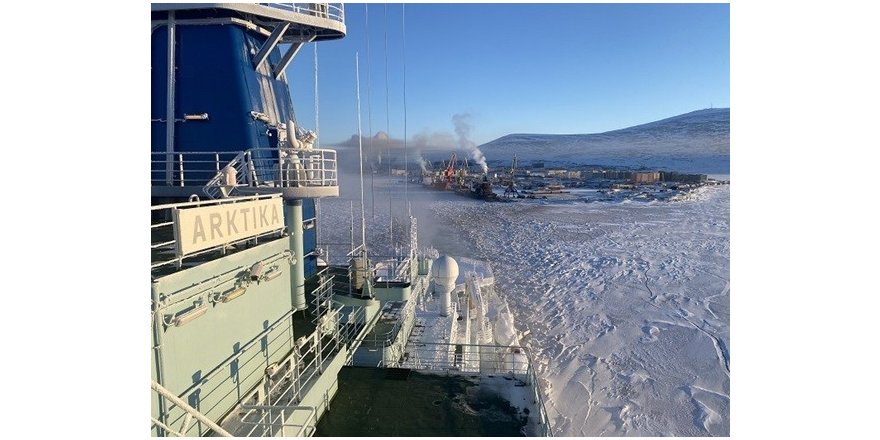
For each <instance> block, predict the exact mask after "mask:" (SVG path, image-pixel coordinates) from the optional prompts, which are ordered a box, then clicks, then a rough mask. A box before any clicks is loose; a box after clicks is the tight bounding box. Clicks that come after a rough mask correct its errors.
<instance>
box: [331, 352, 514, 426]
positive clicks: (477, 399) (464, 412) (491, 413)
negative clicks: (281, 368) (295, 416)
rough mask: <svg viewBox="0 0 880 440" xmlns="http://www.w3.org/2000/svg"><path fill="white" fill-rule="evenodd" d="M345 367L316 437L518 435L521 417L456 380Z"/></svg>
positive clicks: (503, 403)
mask: <svg viewBox="0 0 880 440" xmlns="http://www.w3.org/2000/svg"><path fill="white" fill-rule="evenodd" d="M396 373H398V374H395V372H394V371H391V372H389V370H385V369H380V368H357V367H345V368H343V369H342V371H341V372H340V373H339V393H338V394H337V395H336V397H335V398H334V399H333V401H332V402H331V403H330V412H329V413H327V414H325V415H324V416H323V417H322V418H321V421H320V422H319V423H318V426H317V432H316V433H315V435H316V436H342V437H349V436H420V437H421V436H433V437H450V436H506V437H510V436H521V435H523V434H522V430H523V428H524V427H525V424H526V418H525V416H521V415H519V414H518V411H517V410H516V409H515V408H513V407H512V406H510V404H509V403H508V402H507V401H505V400H504V399H502V398H500V397H498V396H497V395H495V394H493V393H490V392H485V391H481V390H480V388H479V386H478V385H477V384H476V382H474V381H472V380H471V379H469V378H467V377H460V376H450V377H444V376H434V375H427V374H419V373H408V374H407V373H406V372H405V371H403V372H402V373H403V374H399V373H401V372H399V371H398V372H396Z"/></svg>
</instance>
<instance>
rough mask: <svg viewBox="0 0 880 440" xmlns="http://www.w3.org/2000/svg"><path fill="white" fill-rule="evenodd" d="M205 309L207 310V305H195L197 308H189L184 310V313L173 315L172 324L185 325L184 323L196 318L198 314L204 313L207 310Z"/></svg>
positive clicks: (176, 325)
mask: <svg viewBox="0 0 880 440" xmlns="http://www.w3.org/2000/svg"><path fill="white" fill-rule="evenodd" d="M207 311H208V307H207V306H201V307H197V308H195V309H192V310H190V311H188V312H186V313H184V314H182V315H180V316H177V317H175V318H174V321H173V323H174V326H175V327H180V326H182V325H186V324H188V323H189V322H190V321H192V320H194V319H196V318H198V317H199V316H202V315H204V314H205V312H207Z"/></svg>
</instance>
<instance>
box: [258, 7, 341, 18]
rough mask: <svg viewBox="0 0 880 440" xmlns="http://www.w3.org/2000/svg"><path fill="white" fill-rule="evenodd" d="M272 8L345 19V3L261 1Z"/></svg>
mask: <svg viewBox="0 0 880 440" xmlns="http://www.w3.org/2000/svg"><path fill="white" fill-rule="evenodd" d="M261 4H262V5H265V6H269V7H270V8H276V9H282V10H285V11H290V12H296V13H298V14H305V15H314V16H315V17H320V18H329V19H330V20H335V21H340V22H344V21H345V5H344V4H343V3H261Z"/></svg>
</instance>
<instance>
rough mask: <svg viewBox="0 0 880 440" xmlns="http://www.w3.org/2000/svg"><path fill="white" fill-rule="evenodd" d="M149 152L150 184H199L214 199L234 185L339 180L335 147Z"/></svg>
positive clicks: (267, 185) (293, 184) (319, 183)
mask: <svg viewBox="0 0 880 440" xmlns="http://www.w3.org/2000/svg"><path fill="white" fill-rule="evenodd" d="M150 154H151V161H150V183H151V184H152V185H153V186H179V187H186V186H200V187H204V190H203V191H204V193H205V194H206V195H208V196H209V197H210V198H212V199H216V198H222V197H228V196H230V195H232V194H233V193H234V192H235V190H236V188H238V187H261V188H297V187H332V186H339V181H338V172H337V161H336V151H335V150H327V149H311V150H304V149H294V148H252V149H249V150H245V151H235V152H229V151H226V152H195V151H180V152H174V153H167V152H152V153H150Z"/></svg>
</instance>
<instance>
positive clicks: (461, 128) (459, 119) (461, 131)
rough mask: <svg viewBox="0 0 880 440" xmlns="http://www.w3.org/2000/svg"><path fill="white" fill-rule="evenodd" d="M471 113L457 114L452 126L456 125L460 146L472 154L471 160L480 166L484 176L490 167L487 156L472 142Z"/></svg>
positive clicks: (453, 118) (453, 117) (454, 116)
mask: <svg viewBox="0 0 880 440" xmlns="http://www.w3.org/2000/svg"><path fill="white" fill-rule="evenodd" d="M470 119H471V115H470V113H456V114H455V115H453V116H452V124H453V125H455V134H457V135H458V145H459V146H460V147H461V148H462V149H463V150H466V151H468V152H469V153H470V155H471V158H472V159H473V160H474V161H475V162H476V163H477V164H479V165H480V168H481V169H482V170H483V174H486V173H488V172H489V166H488V165H486V156H483V152H482V151H480V149H479V148H477V145H476V144H475V143H474V142H473V141H472V140H470V135H471V130H472V129H473V127H472V126H471V124H470Z"/></svg>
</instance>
